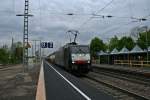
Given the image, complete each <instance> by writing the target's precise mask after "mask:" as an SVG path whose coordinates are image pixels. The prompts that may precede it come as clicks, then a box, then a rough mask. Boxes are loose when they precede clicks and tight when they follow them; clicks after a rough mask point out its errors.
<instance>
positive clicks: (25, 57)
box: [16, 0, 33, 72]
mask: <svg viewBox="0 0 150 100" xmlns="http://www.w3.org/2000/svg"><path fill="white" fill-rule="evenodd" d="M28 9H29V0H25V7H24V14H17V15H16V16H23V17H24V31H23V68H24V72H25V66H28V46H29V43H28V17H32V16H33V15H31V14H29V12H28Z"/></svg>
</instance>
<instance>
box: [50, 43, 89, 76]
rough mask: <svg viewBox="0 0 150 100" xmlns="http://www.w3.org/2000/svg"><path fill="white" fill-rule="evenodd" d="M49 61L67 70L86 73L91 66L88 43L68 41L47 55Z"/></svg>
mask: <svg viewBox="0 0 150 100" xmlns="http://www.w3.org/2000/svg"><path fill="white" fill-rule="evenodd" d="M48 58H49V61H50V62H51V63H53V64H56V65H59V66H61V67H63V68H65V69H66V70H68V71H71V72H75V73H80V74H87V73H88V72H89V71H90V70H91V69H92V68H91V55H90V49H89V46H88V45H78V44H77V43H68V44H66V45H64V46H63V47H61V48H60V49H59V50H57V51H56V52H54V53H52V54H50V55H49V56H48Z"/></svg>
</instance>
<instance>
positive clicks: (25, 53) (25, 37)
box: [23, 0, 29, 65]
mask: <svg viewBox="0 0 150 100" xmlns="http://www.w3.org/2000/svg"><path fill="white" fill-rule="evenodd" d="M28 10H29V0H25V8H24V32H23V33H24V34H23V65H28V47H27V45H28V16H26V15H28Z"/></svg>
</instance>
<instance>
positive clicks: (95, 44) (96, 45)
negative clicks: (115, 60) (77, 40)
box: [90, 37, 106, 57]
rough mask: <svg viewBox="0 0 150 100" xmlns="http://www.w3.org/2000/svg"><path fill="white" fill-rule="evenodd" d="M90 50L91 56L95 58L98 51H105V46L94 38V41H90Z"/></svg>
mask: <svg viewBox="0 0 150 100" xmlns="http://www.w3.org/2000/svg"><path fill="white" fill-rule="evenodd" d="M90 50H91V54H92V56H94V57H96V53H97V52H99V51H100V50H103V51H105V50H106V45H105V44H104V43H103V41H102V40H101V39H99V38H98V37H95V38H94V39H92V40H91V43H90Z"/></svg>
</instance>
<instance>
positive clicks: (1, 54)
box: [0, 42, 23, 64]
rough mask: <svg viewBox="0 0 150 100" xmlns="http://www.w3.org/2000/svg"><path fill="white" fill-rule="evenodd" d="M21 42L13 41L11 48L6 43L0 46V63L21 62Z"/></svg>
mask: <svg viewBox="0 0 150 100" xmlns="http://www.w3.org/2000/svg"><path fill="white" fill-rule="evenodd" d="M21 46H22V43H21V42H17V43H14V44H13V46H12V47H11V49H10V50H9V49H8V46H7V45H4V46H3V48H0V64H16V63H21V62H22V55H23V52H22V51H23V48H22V47H21Z"/></svg>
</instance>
